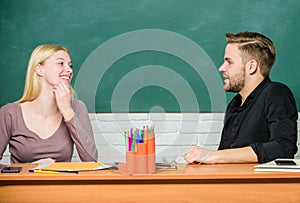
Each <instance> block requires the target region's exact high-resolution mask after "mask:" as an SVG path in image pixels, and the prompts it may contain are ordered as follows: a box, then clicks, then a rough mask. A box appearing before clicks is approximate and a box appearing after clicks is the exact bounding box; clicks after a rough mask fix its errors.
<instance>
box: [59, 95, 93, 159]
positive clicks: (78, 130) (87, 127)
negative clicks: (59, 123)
mask: <svg viewBox="0 0 300 203" xmlns="http://www.w3.org/2000/svg"><path fill="white" fill-rule="evenodd" d="M73 108H74V112H75V115H74V117H73V118H72V119H71V120H69V121H65V123H66V125H67V127H68V129H69V132H70V135H71V137H72V139H73V141H74V143H75V146H76V149H77V152H78V154H79V157H80V159H81V161H97V159H98V151H97V148H96V144H95V139H94V134H93V130H92V126H91V122H90V119H89V116H88V111H87V108H86V106H85V104H84V103H83V102H82V101H80V100H76V101H74V105H73Z"/></svg>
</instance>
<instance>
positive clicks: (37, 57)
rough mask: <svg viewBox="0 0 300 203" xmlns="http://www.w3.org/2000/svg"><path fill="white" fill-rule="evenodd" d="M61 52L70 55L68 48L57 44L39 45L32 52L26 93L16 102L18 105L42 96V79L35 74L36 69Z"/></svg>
mask: <svg viewBox="0 0 300 203" xmlns="http://www.w3.org/2000/svg"><path fill="white" fill-rule="evenodd" d="M60 50H62V51H65V52H67V53H68V54H69V55H70V52H69V50H68V49H67V48H65V47H63V46H61V45H57V44H43V45H39V46H37V47H36V48H35V49H34V50H33V51H32V53H31V56H30V59H29V62H28V67H27V74H26V81H25V87H24V93H23V96H22V97H21V98H20V99H19V100H18V101H16V102H17V103H22V102H26V101H33V100H35V99H36V98H37V97H38V96H39V95H40V93H41V84H40V78H39V77H38V75H37V74H36V72H35V67H36V66H37V65H38V64H41V65H43V63H44V62H45V61H46V60H47V59H48V58H50V57H51V56H52V55H53V54H54V53H55V52H57V51H60ZM71 91H72V93H73V92H74V91H73V89H72V87H71Z"/></svg>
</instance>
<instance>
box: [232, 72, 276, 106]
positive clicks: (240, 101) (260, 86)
mask: <svg viewBox="0 0 300 203" xmlns="http://www.w3.org/2000/svg"><path fill="white" fill-rule="evenodd" d="M269 82H271V79H270V78H269V77H266V78H265V79H264V80H263V81H262V82H261V83H259V85H258V86H257V87H256V88H255V89H254V90H253V91H252V92H251V93H250V94H249V95H248V97H247V99H246V101H245V103H244V104H243V106H246V105H247V104H248V103H249V101H251V100H252V98H254V97H255V96H256V95H257V93H259V92H260V91H261V90H262V89H263V88H264V87H265V86H266V85H267V83H269ZM235 101H236V102H237V104H239V105H240V104H241V103H242V97H241V95H240V94H238V95H236V96H235Z"/></svg>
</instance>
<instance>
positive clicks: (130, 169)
mask: <svg viewBox="0 0 300 203" xmlns="http://www.w3.org/2000/svg"><path fill="white" fill-rule="evenodd" d="M135 169H136V152H126V170H125V171H126V173H129V174H134V173H135Z"/></svg>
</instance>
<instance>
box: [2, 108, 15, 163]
mask: <svg viewBox="0 0 300 203" xmlns="http://www.w3.org/2000/svg"><path fill="white" fill-rule="evenodd" d="M11 121H12V119H11V114H10V113H9V112H8V111H7V106H2V107H1V108H0V160H1V159H2V158H3V153H4V151H5V150H6V147H7V145H8V143H9V140H10V136H11Z"/></svg>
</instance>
